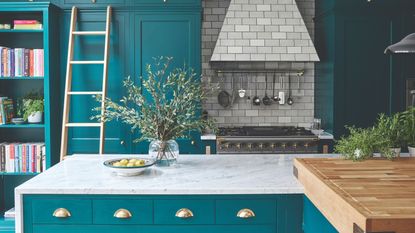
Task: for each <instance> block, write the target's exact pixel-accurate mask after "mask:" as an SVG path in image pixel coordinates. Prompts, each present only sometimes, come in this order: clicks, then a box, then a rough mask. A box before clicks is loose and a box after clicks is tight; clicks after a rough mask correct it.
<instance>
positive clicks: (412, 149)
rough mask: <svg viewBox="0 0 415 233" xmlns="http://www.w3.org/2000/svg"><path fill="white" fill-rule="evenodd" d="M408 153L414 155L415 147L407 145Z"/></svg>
mask: <svg viewBox="0 0 415 233" xmlns="http://www.w3.org/2000/svg"><path fill="white" fill-rule="evenodd" d="M408 151H409V155H410V156H411V157H415V147H412V146H408Z"/></svg>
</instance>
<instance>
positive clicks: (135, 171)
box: [104, 158, 154, 176]
mask: <svg viewBox="0 0 415 233" xmlns="http://www.w3.org/2000/svg"><path fill="white" fill-rule="evenodd" d="M123 159H127V160H130V159H137V160H144V165H142V166H134V167H116V166H113V164H114V163H116V162H118V161H121V160H123ZM153 165H154V161H153V160H150V159H143V158H119V159H111V160H107V161H105V162H104V166H106V167H108V168H109V169H110V170H111V171H113V172H115V173H116V174H117V175H119V176H138V175H140V174H142V173H144V172H145V171H146V170H147V169H148V168H149V167H151V166H153Z"/></svg>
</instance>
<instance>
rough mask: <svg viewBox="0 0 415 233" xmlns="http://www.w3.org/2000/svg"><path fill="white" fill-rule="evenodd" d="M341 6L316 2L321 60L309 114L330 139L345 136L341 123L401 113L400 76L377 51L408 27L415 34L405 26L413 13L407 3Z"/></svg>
mask: <svg viewBox="0 0 415 233" xmlns="http://www.w3.org/2000/svg"><path fill="white" fill-rule="evenodd" d="M343 2H344V1H343ZM347 2H348V3H347V4H344V5H342V4H337V3H339V1H337V2H336V4H335V5H333V1H329V0H318V1H316V8H317V9H316V12H317V17H316V21H315V22H316V39H315V44H316V47H317V51H318V53H319V56H320V59H321V62H319V63H317V64H316V80H315V100H316V102H315V114H316V117H319V118H322V122H323V127H324V128H325V129H327V130H328V131H330V132H332V133H334V135H335V137H336V138H339V137H340V136H342V135H344V134H345V133H346V130H345V125H349V126H351V125H355V126H358V127H368V126H371V125H373V123H374V121H375V120H376V118H377V116H378V114H380V113H393V112H396V111H401V110H403V109H404V95H405V91H404V89H405V88H404V84H403V83H404V82H403V79H404V78H406V77H404V76H405V75H403V74H402V70H403V69H401V68H399V67H398V66H397V65H396V63H395V62H393V63H391V62H392V61H394V60H393V59H391V57H389V56H387V55H385V54H384V53H383V51H384V49H385V48H386V47H387V46H388V45H390V44H392V43H394V42H397V41H398V40H400V39H401V38H402V37H403V36H404V35H403V34H405V31H407V30H408V29H413V30H415V27H414V25H412V27H408V26H405V25H406V24H407V23H406V22H410V21H413V20H410V19H409V18H408V17H409V16H410V15H413V14H414V13H415V4H414V3H413V2H412V3H410V2H408V1H404V0H402V1H396V2H394V3H396V5H394V4H387V3H386V2H385V1H378V2H377V3H374V4H371V3H370V2H369V3H368V2H362V1H360V2H357V1H347ZM402 4H404V5H405V7H402V6H403V5H402ZM368 32H370V33H368ZM408 33H409V32H408ZM397 38H399V39H397ZM362 51H364V52H362ZM394 63H395V64H394Z"/></svg>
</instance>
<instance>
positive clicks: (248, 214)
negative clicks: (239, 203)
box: [236, 209, 255, 218]
mask: <svg viewBox="0 0 415 233" xmlns="http://www.w3.org/2000/svg"><path fill="white" fill-rule="evenodd" d="M236 216H237V217H238V218H253V217H255V213H254V211H252V210H250V209H241V210H240V211H238V213H237V214H236Z"/></svg>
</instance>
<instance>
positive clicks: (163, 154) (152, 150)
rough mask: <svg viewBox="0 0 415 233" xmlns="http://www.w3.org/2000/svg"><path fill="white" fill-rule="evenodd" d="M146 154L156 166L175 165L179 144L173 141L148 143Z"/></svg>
mask: <svg viewBox="0 0 415 233" xmlns="http://www.w3.org/2000/svg"><path fill="white" fill-rule="evenodd" d="M148 153H149V155H150V156H151V158H152V159H154V160H155V161H156V164H157V165H158V166H171V165H173V164H176V163H177V158H178V157H179V144H178V143H177V142H176V141H175V140H169V141H159V140H154V141H152V142H151V143H150V146H149V148H148Z"/></svg>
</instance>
